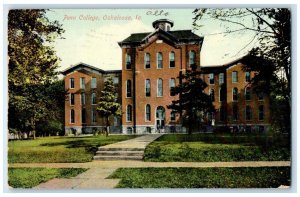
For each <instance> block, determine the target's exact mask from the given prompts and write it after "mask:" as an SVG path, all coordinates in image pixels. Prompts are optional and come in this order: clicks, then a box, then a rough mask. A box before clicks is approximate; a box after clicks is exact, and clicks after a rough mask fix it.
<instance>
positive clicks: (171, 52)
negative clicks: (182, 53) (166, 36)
mask: <svg viewBox="0 0 300 197" xmlns="http://www.w3.org/2000/svg"><path fill="white" fill-rule="evenodd" d="M171 53H174V67H171V64H170V63H171ZM169 68H171V69H174V68H176V64H175V52H174V51H171V52H170V53H169Z"/></svg>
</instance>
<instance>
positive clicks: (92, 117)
mask: <svg viewBox="0 0 300 197" xmlns="http://www.w3.org/2000/svg"><path fill="white" fill-rule="evenodd" d="M94 110H95V109H92V110H91V112H92V113H91V114H92V115H91V122H92V123H97V116H95V117H96V118H95V120H96V121H95V122H94ZM95 115H96V113H95Z"/></svg>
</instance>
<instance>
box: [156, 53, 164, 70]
mask: <svg viewBox="0 0 300 197" xmlns="http://www.w3.org/2000/svg"><path fill="white" fill-rule="evenodd" d="M158 54H161V64H162V65H161V66H162V67H161V68H159V67H158ZM163 68H164V65H163V54H162V52H157V53H156V69H163Z"/></svg>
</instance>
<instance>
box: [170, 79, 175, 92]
mask: <svg viewBox="0 0 300 197" xmlns="http://www.w3.org/2000/svg"><path fill="white" fill-rule="evenodd" d="M169 83H170V84H169V86H170V95H171V96H175V93H174V91H173V89H174V88H175V85H176V84H175V79H174V78H171V79H170V82H169Z"/></svg>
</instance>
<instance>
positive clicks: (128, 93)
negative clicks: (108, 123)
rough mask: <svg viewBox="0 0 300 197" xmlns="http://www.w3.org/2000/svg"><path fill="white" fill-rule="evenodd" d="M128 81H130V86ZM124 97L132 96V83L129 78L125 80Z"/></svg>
mask: <svg viewBox="0 0 300 197" xmlns="http://www.w3.org/2000/svg"><path fill="white" fill-rule="evenodd" d="M128 83H130V87H129V85H128ZM129 90H130V91H129ZM126 98H132V83H131V80H130V79H127V80H126Z"/></svg>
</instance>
